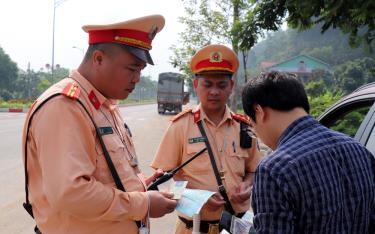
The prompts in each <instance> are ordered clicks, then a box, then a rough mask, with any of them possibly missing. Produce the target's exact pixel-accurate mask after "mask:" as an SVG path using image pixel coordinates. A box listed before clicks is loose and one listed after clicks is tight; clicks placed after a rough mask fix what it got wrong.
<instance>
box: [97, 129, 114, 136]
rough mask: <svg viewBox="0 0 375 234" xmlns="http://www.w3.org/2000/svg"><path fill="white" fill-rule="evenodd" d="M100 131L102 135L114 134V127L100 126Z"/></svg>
mask: <svg viewBox="0 0 375 234" xmlns="http://www.w3.org/2000/svg"><path fill="white" fill-rule="evenodd" d="M99 132H100V135H102V136H104V135H108V134H113V129H112V127H99Z"/></svg>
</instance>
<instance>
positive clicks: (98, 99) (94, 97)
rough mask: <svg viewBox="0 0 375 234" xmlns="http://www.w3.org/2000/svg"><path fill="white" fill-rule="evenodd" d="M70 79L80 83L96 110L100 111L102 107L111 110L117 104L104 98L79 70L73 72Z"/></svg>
mask: <svg viewBox="0 0 375 234" xmlns="http://www.w3.org/2000/svg"><path fill="white" fill-rule="evenodd" d="M70 77H72V78H74V79H75V80H77V81H78V83H79V84H80V85H81V86H82V88H83V89H84V90H85V91H86V92H87V95H88V99H89V101H90V103H91V104H92V105H93V106H94V108H95V109H97V110H98V109H99V108H100V107H101V106H102V105H104V106H105V107H107V108H110V109H111V106H114V105H116V104H117V102H116V100H112V99H108V98H106V97H104V96H103V94H101V93H100V92H99V91H98V90H97V89H96V88H95V87H94V86H93V85H92V84H91V83H90V82H89V81H88V80H87V79H86V78H85V77H83V76H82V75H81V74H80V73H79V72H78V71H77V70H73V71H72V72H71V74H70Z"/></svg>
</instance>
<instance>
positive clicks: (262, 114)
mask: <svg viewBox="0 0 375 234" xmlns="http://www.w3.org/2000/svg"><path fill="white" fill-rule="evenodd" d="M255 116H256V121H257V122H258V121H260V122H264V121H265V120H266V119H267V116H268V112H267V110H266V108H264V107H262V106H261V105H256V106H255Z"/></svg>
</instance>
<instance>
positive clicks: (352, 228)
mask: <svg viewBox="0 0 375 234" xmlns="http://www.w3.org/2000/svg"><path fill="white" fill-rule="evenodd" d="M242 101H243V105H244V110H245V112H246V114H247V115H249V116H250V118H251V120H252V124H253V127H254V130H255V132H256V133H257V136H258V137H259V138H260V139H261V140H262V141H263V142H264V143H265V144H266V145H268V146H269V147H270V148H271V149H272V150H273V152H272V153H271V154H270V155H269V156H268V157H266V158H265V159H264V160H263V161H262V162H261V163H260V164H259V166H258V168H257V170H256V175H255V184H254V187H253V195H252V196H253V197H252V205H253V209H254V214H255V217H254V227H255V230H256V233H335V234H344V233H348V234H355V233H358V234H365V233H375V158H374V156H373V155H372V154H371V153H370V152H369V151H368V150H367V149H366V148H365V147H363V146H361V145H360V144H359V143H357V142H356V141H355V140H354V139H352V138H350V137H348V136H346V135H344V134H341V133H338V132H335V131H333V130H330V129H327V128H326V127H324V126H322V125H321V124H320V123H319V122H317V121H316V120H315V119H313V118H312V117H311V116H310V115H309V114H308V113H309V103H308V99H307V96H306V93H305V90H304V88H303V85H302V83H301V82H300V81H298V80H297V79H296V77H295V76H294V75H292V74H286V73H279V72H271V73H268V74H263V75H261V76H259V77H257V78H254V79H252V80H250V82H249V83H247V84H246V86H245V88H244V91H243V94H242Z"/></svg>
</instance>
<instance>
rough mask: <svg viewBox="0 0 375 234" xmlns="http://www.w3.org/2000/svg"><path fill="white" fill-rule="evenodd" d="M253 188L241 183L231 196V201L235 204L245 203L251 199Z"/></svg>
mask: <svg viewBox="0 0 375 234" xmlns="http://www.w3.org/2000/svg"><path fill="white" fill-rule="evenodd" d="M250 193H251V187H250V186H248V184H247V183H245V182H241V183H240V184H239V185H238V186H237V187H236V189H235V192H234V193H232V194H231V195H230V200H231V201H232V202H234V203H243V202H245V201H247V200H248V199H250Z"/></svg>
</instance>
